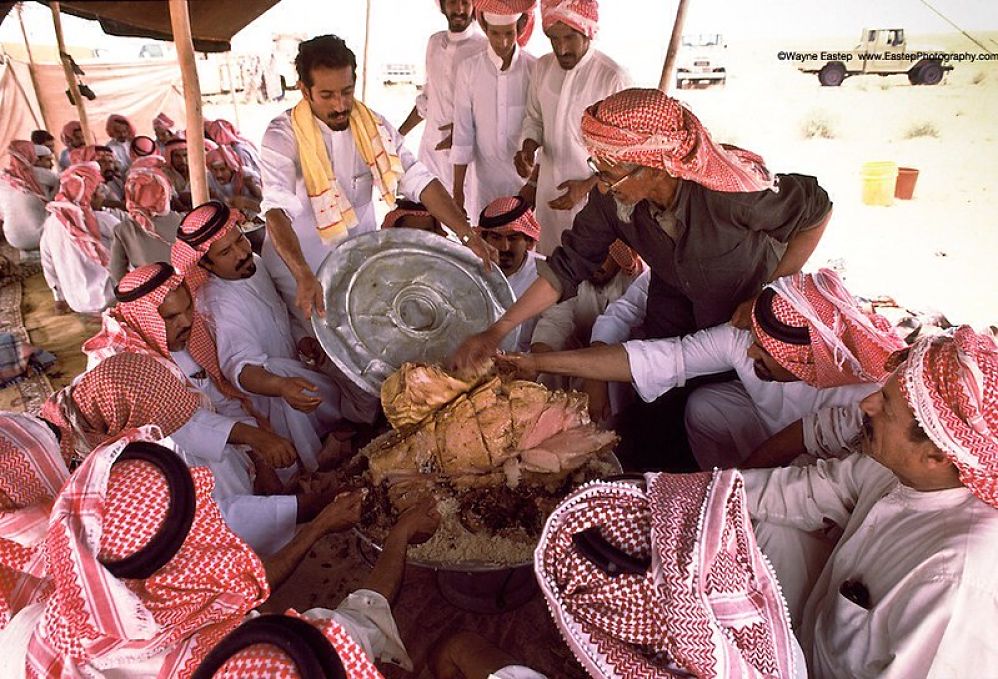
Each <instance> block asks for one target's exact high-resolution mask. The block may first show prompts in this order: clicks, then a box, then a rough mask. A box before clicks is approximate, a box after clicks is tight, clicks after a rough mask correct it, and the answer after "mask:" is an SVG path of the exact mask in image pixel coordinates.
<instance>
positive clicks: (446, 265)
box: [312, 229, 516, 395]
mask: <svg viewBox="0 0 998 679" xmlns="http://www.w3.org/2000/svg"><path fill="white" fill-rule="evenodd" d="M318 278H319V281H320V282H321V283H322V289H323V293H324V295H325V301H326V316H325V318H319V317H318V316H313V317H312V325H313V327H314V328H315V334H316V337H317V338H318V339H319V342H320V344H322V348H323V349H324V350H325V352H326V354H328V355H329V358H330V359H332V361H333V362H334V363H335V364H336V365H337V366H338V367H339V368H340V369H341V370H342V371H343V372H344V373H345V374H346V375H347V376H348V377H350V379H352V380H353V381H354V382H355V383H356V384H357V385H358V386H360V387H361V388H362V389H364V391H366V392H368V393H371V394H374V395H379V394H380V393H381V383H382V382H384V380H385V379H386V378H387V377H388V376H389V375H391V374H392V373H393V372H395V371H396V370H398V368H399V367H401V365H402V364H403V363H405V362H406V361H416V362H420V363H441V362H443V361H444V360H446V358H447V357H448V356H449V355H450V354H451V353H452V352H453V351H454V350H455V349H456V348H457V347H458V345H459V344H460V343H461V342H462V341H464V339H465V338H467V337H468V336H469V335H472V334H474V333H477V332H481V331H482V330H485V329H486V328H487V327H488V326H489V325H491V324H492V323H493V322H495V321H496V320H497V319H498V318H499V317H500V316H501V315H502V314H503V313H504V312H505V311H506V309H508V308H509V307H510V305H511V304H512V303H513V291H512V290H511V289H510V287H509V283H508V282H507V281H506V277H505V276H503V274H502V272H501V271H500V270H499V268H498V266H493V267H492V270H491V271H489V272H486V271H485V270H484V269H483V268H482V262H481V260H480V259H479V258H478V256H477V255H475V253H474V252H472V251H471V250H470V249H468V248H466V247H464V246H463V245H460V244H458V243H455V242H454V241H451V240H448V239H446V238H443V237H441V236H439V235H436V234H433V233H427V232H424V231H418V230H416V229H386V230H384V231H373V232H369V233H364V234H360V235H358V236H355V237H353V238H350V239H348V240H346V241H344V242H343V243H341V244H340V245H339V247H337V248H336V249H335V250H333V251H332V252H330V253H329V255H328V256H327V257H326V259H325V261H323V262H322V265H321V266H320V267H319V271H318ZM515 342H516V333H511V334H510V336H509V337H507V338H506V340H505V342H504V346H503V347H502V348H503V349H506V350H509V349H512V347H513V345H514V344H515Z"/></svg>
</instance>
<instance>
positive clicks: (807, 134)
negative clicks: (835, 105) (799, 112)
mask: <svg viewBox="0 0 998 679" xmlns="http://www.w3.org/2000/svg"><path fill="white" fill-rule="evenodd" d="M801 134H802V135H803V136H804V138H805V139H835V137H836V129H835V122H834V121H833V120H832V118H831V116H829V115H828V114H827V113H826V112H825V111H811V112H810V113H809V114H808V115H807V117H806V118H804V121H803V122H802V123H801Z"/></svg>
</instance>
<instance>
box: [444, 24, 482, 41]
mask: <svg viewBox="0 0 998 679" xmlns="http://www.w3.org/2000/svg"><path fill="white" fill-rule="evenodd" d="M474 34H475V22H474V21H472V22H471V23H470V24H468V27H467V28H466V29H464V30H463V31H461V32H460V33H452V32H451V31H447V40H448V41H449V42H464V41H465V40H467V39H468V38H470V37H471V36H473V35H474Z"/></svg>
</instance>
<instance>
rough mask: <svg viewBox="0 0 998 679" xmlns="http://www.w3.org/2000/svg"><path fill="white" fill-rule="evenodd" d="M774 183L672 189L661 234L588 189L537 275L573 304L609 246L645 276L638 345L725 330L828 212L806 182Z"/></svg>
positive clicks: (644, 212)
mask: <svg viewBox="0 0 998 679" xmlns="http://www.w3.org/2000/svg"><path fill="white" fill-rule="evenodd" d="M777 177H778V182H779V184H778V185H779V191H777V192H773V191H754V192H750V193H725V192H721V191H712V190H710V189H707V188H704V187H703V186H700V185H699V184H696V183H694V182H690V181H681V182H680V184H679V186H678V187H677V194H676V199H675V203H674V204H673V207H672V208H671V210H670V211H671V212H672V213H673V215H674V217H675V224H674V225H672V226H671V227H670V228H669V229H668V231H669V232H668V233H667V230H666V229H664V228H663V227H662V226H661V225H660V223H659V220H657V219H656V218H655V217H654V216H653V212H652V209H651V206H650V204H649V203H648V202H647V201H642V202H641V203H638V205H637V206H636V208H635V210H634V215H633V216H632V218H631V222H630V223H625V222H622V221H621V220H620V219H619V218H618V216H617V209H616V205H615V203H614V200H613V197H612V196H608V195H603V194H601V193H600V192H599V190H597V189H594V190H593V191H592V192H591V193H590V194H589V202H588V204H587V205H586V207H585V208H583V210H582V211H581V212H579V214H578V215H577V216H576V218H575V223H574V224H573V226H572V228H571V229H570V230H568V231H566V232H565V233H564V234H562V237H561V238H562V240H561V246H560V247H558V248H556V249H555V251H554V252H553V253H552V254H551V256H550V257H548V259H547V264H546V265H541V266H539V267H538V273H539V274H541V275H542V276H544V277H545V278H547V279H548V280H549V281H551V282H552V283H553V284H554V285H555V286H556V287H560V290H561V299H562V300H565V299H568V298H571V297H574V296H575V294H576V289H577V286H578V285H579V283H581V282H582V281H584V280H586V279H587V278H589V276H590V275H592V273H593V272H594V271H596V269H598V268H599V266H600V265H601V264H602V263H603V260H604V259H605V258H606V255H607V251H608V249H609V247H610V244H611V243H612V242H613V241H614V240H616V239H618V238H619V239H621V240H622V241H624V242H625V243H627V244H628V245H630V246H631V247H632V248H634V250H636V251H637V253H638V254H639V255H641V258H642V259H644V261H645V262H646V263H647V264H648V266H649V268H650V269H651V274H652V275H651V281H650V284H649V290H648V309H647V315H646V320H645V332H646V333H647V336H648V337H677V336H681V335H686V334H689V333H692V332H695V331H697V330H702V329H704V328H709V327H712V326H715V325H719V324H721V323H725V322H727V321H728V320H730V319H731V315H732V313H734V310H735V308H736V307H737V306H738V304H739V303H741V302H742V301H744V300H746V299H749V298H750V297H752V296H754V295H756V294H758V293H759V291H760V290H761V288H762V285H763V284H764V283H765V282H766V281H767V280H768V279H769V277H770V275H771V274H772V272H773V271H774V270H775V269H776V265H777V264H778V263H779V261H780V258H782V257H783V253H784V252H785V251H786V247H787V243H788V242H789V241H790V240H791V239H792V238H793V237H794V236H795V235H797V234H798V233H799V232H801V231H806V230H808V229H810V228H814V227H816V226H817V225H818V224H819V223H820V222H821V221H822V219H824V217H825V216H826V215H827V214H828V212H829V211H830V210H831V209H832V202H831V200H829V198H828V194H827V193H826V192H825V190H824V189H822V188H821V187H820V186H819V185H818V181H817V179H815V178H814V177H809V176H806V175H798V174H784V175H777ZM542 228H543V225H542Z"/></svg>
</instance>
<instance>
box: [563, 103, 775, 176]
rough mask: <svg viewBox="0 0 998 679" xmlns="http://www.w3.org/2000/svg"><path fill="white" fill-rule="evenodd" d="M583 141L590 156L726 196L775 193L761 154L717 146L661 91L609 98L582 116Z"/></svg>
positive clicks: (702, 129)
mask: <svg viewBox="0 0 998 679" xmlns="http://www.w3.org/2000/svg"><path fill="white" fill-rule="evenodd" d="M582 141H583V143H584V144H585V145H586V148H587V149H588V150H589V153H590V155H592V156H593V157H594V158H598V159H600V160H604V161H607V162H610V163H633V164H636V165H641V166H644V167H652V168H658V169H663V170H666V171H667V172H668V173H669V174H670V175H672V176H673V177H678V178H680V179H687V180H689V181H693V182H696V183H697V184H700V185H701V186H704V187H706V188H708V189H711V190H712V191H725V192H729V193H736V192H743V191H745V192H747V191H764V190H766V189H771V190H774V191H775V190H776V188H777V187H776V184H775V181H774V179H773V176H772V175H771V174H770V173H769V170H767V169H766V164H765V163H764V162H763V159H762V158H761V157H760V156H757V155H756V154H754V153H752V152H751V151H745V150H744V149H740V148H737V147H734V146H729V145H727V144H717V143H715V142H714V140H713V139H711V137H710V134H709V133H708V132H707V130H706V128H704V126H703V125H702V124H701V123H700V121H699V120H698V119H697V117H696V116H695V115H693V112H692V111H690V110H689V109H688V108H686V106H685V105H683V103H682V102H680V101H678V100H676V99H673V98H672V97H670V96H668V95H667V94H665V93H664V92H661V91H659V90H649V89H639V88H633V89H628V90H622V91H620V92H618V93H616V94H612V95H610V96H609V97H607V98H606V99H604V100H603V101H600V102H597V103H595V104H593V105H592V106H590V107H589V108H587V109H586V110H585V112H584V113H583V114H582Z"/></svg>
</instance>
